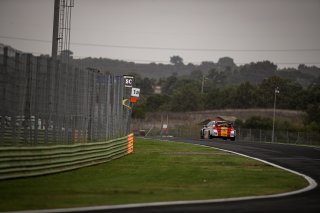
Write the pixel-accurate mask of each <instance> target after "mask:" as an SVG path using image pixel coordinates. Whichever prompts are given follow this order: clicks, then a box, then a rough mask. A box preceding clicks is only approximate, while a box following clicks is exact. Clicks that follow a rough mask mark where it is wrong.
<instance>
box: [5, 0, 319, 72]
mask: <svg viewBox="0 0 320 213" xmlns="http://www.w3.org/2000/svg"><path fill="white" fill-rule="evenodd" d="M53 9H54V0H0V43H2V44H8V45H10V46H12V47H14V48H16V49H19V50H22V51H27V52H32V53H35V54H36V55H39V54H41V53H43V54H51V40H52V25H53ZM319 23H320V0H75V3H74V8H73V9H72V21H71V51H73V52H74V56H75V57H76V58H78V57H89V56H90V57H105V58H111V59H120V60H130V61H136V62H139V63H150V62H161V63H169V60H170V56H173V55H179V56H180V57H182V58H183V59H184V62H185V63H194V64H199V63H200V62H201V61H213V62H217V60H218V59H219V58H220V57H224V56H229V57H232V58H233V59H234V60H235V63H238V64H241V63H249V62H256V61H262V60H270V61H272V62H274V63H276V64H279V66H280V67H284V66H289V67H296V66H297V64H299V63H306V64H309V63H310V64H316V65H317V66H320V24H319ZM81 44H89V45H81ZM90 44H98V46H97V45H92V46H90ZM99 45H100V46H99ZM115 46H116V47H115ZM286 63H287V64H286Z"/></svg>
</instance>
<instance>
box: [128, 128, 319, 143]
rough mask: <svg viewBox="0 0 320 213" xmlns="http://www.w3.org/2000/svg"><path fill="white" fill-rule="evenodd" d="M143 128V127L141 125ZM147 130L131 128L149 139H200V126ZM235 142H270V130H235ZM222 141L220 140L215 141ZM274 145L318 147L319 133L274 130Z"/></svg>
mask: <svg viewBox="0 0 320 213" xmlns="http://www.w3.org/2000/svg"><path fill="white" fill-rule="evenodd" d="M142 126H143V125H142ZM145 126H146V127H147V128H145V129H142V130H141V128H140V127H141V126H138V125H137V126H133V127H132V129H134V130H136V131H135V134H137V135H144V136H145V135H146V136H151V137H180V138H196V139H200V129H201V128H202V126H201V125H197V124H194V125H192V124H189V125H168V128H167V130H166V131H164V130H163V129H161V128H160V126H157V125H145ZM236 132H237V136H236V141H244V142H258V143H259V142H266V143H270V142H272V130H265V129H246V128H236ZM217 140H222V139H217ZM274 143H287V144H303V145H317V146H320V133H317V132H293V131H283V130H276V131H275V133H274Z"/></svg>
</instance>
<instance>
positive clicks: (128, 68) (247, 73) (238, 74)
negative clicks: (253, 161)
mask: <svg viewBox="0 0 320 213" xmlns="http://www.w3.org/2000/svg"><path fill="white" fill-rule="evenodd" d="M72 63H73V64H75V65H79V64H81V66H82V67H84V68H94V69H98V70H100V71H101V72H104V73H111V74H115V75H124V74H128V73H136V74H139V75H140V76H141V77H142V78H154V79H160V78H167V77H169V76H171V75H177V76H184V75H189V74H190V73H191V72H192V71H199V72H200V71H201V73H204V74H207V73H208V71H209V70H212V69H214V70H216V71H218V72H220V73H223V74H224V75H225V76H226V82H225V83H226V84H239V83H242V82H246V81H249V82H251V83H259V82H261V81H262V80H263V79H266V78H268V77H270V76H273V75H277V76H279V77H283V78H286V79H290V80H292V81H295V82H297V83H299V84H301V85H302V86H304V87H306V86H308V85H310V84H311V83H320V68H319V67H316V66H306V65H303V64H301V65H299V67H298V68H297V69H296V68H284V69H279V68H278V67H277V65H275V64H273V63H272V62H270V61H262V62H256V63H249V64H244V65H241V66H237V65H236V64H235V63H234V61H233V59H232V58H229V57H223V58H220V59H219V60H218V62H217V63H214V62H211V61H204V62H202V63H201V64H200V65H194V64H191V63H189V64H183V63H181V62H180V63H177V64H161V63H160V64H156V63H150V64H141V63H134V62H127V61H121V60H112V59H107V58H84V59H73V60H72Z"/></svg>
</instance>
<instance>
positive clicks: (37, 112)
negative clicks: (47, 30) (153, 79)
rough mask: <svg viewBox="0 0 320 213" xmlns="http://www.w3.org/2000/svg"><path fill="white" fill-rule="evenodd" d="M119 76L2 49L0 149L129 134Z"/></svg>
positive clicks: (122, 84)
mask: <svg viewBox="0 0 320 213" xmlns="http://www.w3.org/2000/svg"><path fill="white" fill-rule="evenodd" d="M127 96H128V91H126V88H125V87H124V82H123V77H121V76H112V75H106V74H103V73H100V72H99V71H95V70H92V69H90V70H89V69H80V68H77V67H73V66H70V65H67V64H64V63H61V62H60V61H58V60H53V59H52V58H50V57H46V56H39V57H36V56H33V55H32V54H26V53H22V52H19V51H17V50H15V49H12V48H10V47H7V46H0V103H1V104H0V145H1V146H6V145H37V144H42V145H43V144H74V143H86V142H94V141H107V140H110V139H114V138H119V137H123V136H126V135H128V134H129V131H130V129H129V128H130V125H129V123H130V117H131V115H130V114H131V112H130V110H128V109H127V108H125V107H123V105H122V100H123V98H125V97H127Z"/></svg>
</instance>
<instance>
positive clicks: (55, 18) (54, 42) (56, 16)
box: [51, 0, 60, 59]
mask: <svg viewBox="0 0 320 213" xmlns="http://www.w3.org/2000/svg"><path fill="white" fill-rule="evenodd" d="M59 9H60V0H55V1H54V15H53V33H52V50H51V57H52V58H53V59H56V58H57V52H58V39H59Z"/></svg>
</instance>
